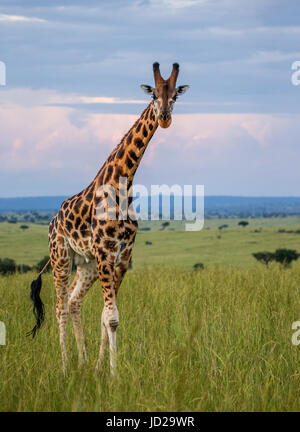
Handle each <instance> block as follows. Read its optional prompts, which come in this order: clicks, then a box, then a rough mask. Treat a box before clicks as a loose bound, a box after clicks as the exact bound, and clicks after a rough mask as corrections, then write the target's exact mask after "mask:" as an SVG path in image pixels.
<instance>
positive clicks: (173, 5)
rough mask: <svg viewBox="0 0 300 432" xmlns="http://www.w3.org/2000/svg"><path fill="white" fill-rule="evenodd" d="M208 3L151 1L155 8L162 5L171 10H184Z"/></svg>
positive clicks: (170, 0)
mask: <svg viewBox="0 0 300 432" xmlns="http://www.w3.org/2000/svg"><path fill="white" fill-rule="evenodd" d="M205 3H207V0H150V4H152V5H153V6H158V7H161V6H162V5H163V6H165V7H168V8H170V9H183V8H187V7H191V6H198V5H202V4H205Z"/></svg>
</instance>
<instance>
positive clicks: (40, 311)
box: [26, 259, 50, 338]
mask: <svg viewBox="0 0 300 432" xmlns="http://www.w3.org/2000/svg"><path fill="white" fill-rule="evenodd" d="M49 264H50V259H49V260H48V262H47V264H46V265H45V266H44V268H43V269H42V271H40V273H39V275H38V277H37V278H36V279H35V280H33V281H32V282H31V291H30V298H31V300H32V302H33V314H34V316H35V319H36V324H35V326H34V327H33V329H32V330H30V331H29V332H28V333H27V334H26V336H32V338H34V336H35V335H36V332H37V330H38V329H39V328H41V326H42V324H43V322H44V319H45V308H44V304H43V302H42V300H41V297H40V292H41V288H42V274H43V273H44V271H45V270H46V268H47V267H48V265H49Z"/></svg>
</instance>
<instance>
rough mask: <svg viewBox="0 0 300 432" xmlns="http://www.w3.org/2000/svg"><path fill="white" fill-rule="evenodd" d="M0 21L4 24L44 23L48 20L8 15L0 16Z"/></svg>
mask: <svg viewBox="0 0 300 432" xmlns="http://www.w3.org/2000/svg"><path fill="white" fill-rule="evenodd" d="M0 21H4V22H11V23H15V22H36V23H43V22H46V21H47V20H45V19H42V18H36V17H28V16H23V15H6V14H0Z"/></svg>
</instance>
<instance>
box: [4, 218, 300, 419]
mask: <svg viewBox="0 0 300 432" xmlns="http://www.w3.org/2000/svg"><path fill="white" fill-rule="evenodd" d="M210 222H211V227H210V228H211V229H210V230H203V231H201V232H197V233H187V232H180V231H151V232H139V234H138V238H137V242H136V247H135V252H134V266H133V270H131V271H129V272H128V273H127V275H126V276H125V279H124V282H123V284H122V286H121V289H120V294H119V296H118V308H119V313H120V325H119V328H118V374H117V376H116V377H115V378H114V379H113V380H112V379H111V377H110V373H109V364H108V358H107V359H106V360H107V361H106V362H105V364H104V365H103V368H102V370H101V371H100V372H99V373H96V372H95V363H96V360H97V355H98V350H99V343H100V316H101V310H102V306H103V300H102V294H101V288H100V284H99V282H97V283H96V284H95V285H94V287H93V288H92V289H91V290H90V292H89V293H88V294H87V296H86V299H85V301H84V304H83V325H84V332H85V336H86V343H87V350H88V355H89V360H88V362H87V363H86V365H85V366H84V368H82V369H78V367H77V350H76V347H75V340H74V336H73V329H72V326H71V323H69V328H68V330H69V333H68V351H69V356H70V362H69V368H68V375H67V377H66V378H64V377H63V375H62V372H61V360H60V348H59V341H58V329H57V323H56V319H55V289H54V285H53V280H52V275H51V274H46V275H44V276H43V289H42V298H43V300H44V303H45V307H46V321H45V325H44V326H43V328H42V329H41V330H40V332H39V334H38V335H37V337H36V338H35V339H34V340H32V339H29V338H26V337H25V333H26V331H28V330H30V328H31V327H32V326H33V323H34V321H33V315H32V311H31V303H30V300H29V287H30V282H31V280H32V279H33V278H34V277H35V276H36V274H34V273H27V274H16V275H13V276H5V277H4V276H2V277H0V298H1V302H0V321H3V322H4V323H5V325H6V329H7V344H6V346H0V370H1V378H0V410H1V411H269V410H271V411H299V409H300V398H299V391H300V366H299V365H300V346H299V347H297V346H294V345H292V342H291V337H292V334H293V332H294V331H293V330H292V328H291V326H292V323H293V322H294V321H297V320H299V319H300V300H299V299H300V271H299V270H300V268H299V263H298V262H297V263H294V264H293V266H292V267H291V268H289V269H286V270H284V269H283V268H281V267H280V266H279V265H278V264H272V265H271V266H270V268H269V269H267V268H265V267H264V266H262V265H261V264H258V263H256V262H255V260H254V259H253V258H251V253H252V252H255V251H261V250H264V249H269V250H274V249H276V248H278V247H291V248H294V249H297V250H298V251H299V250H300V246H299V241H300V236H299V235H297V234H279V233H277V230H278V228H279V227H280V228H286V227H287V226H288V227H294V228H298V226H299V219H284V220H282V221H279V220H277V221H276V222H277V224H274V220H273V221H271V220H270V221H269V223H268V221H267V220H262V221H261V222H260V221H258V220H255V221H254V220H253V221H250V227H249V228H245V229H243V228H235V227H236V224H237V221H236V220H235V221H232V222H231V221H229V222H230V223H228V220H227V221H226V222H225V223H228V225H229V228H228V229H226V230H224V231H222V232H221V233H220V232H219V231H218V230H217V229H216V227H217V226H218V225H219V224H222V221H220V220H218V221H217V224H216V225H214V226H213V224H212V223H216V221H209V223H208V225H209V224H210ZM262 222H264V223H265V225H264V226H263V230H262V232H261V233H254V232H253V228H254V227H258V226H262V225H261V223H262ZM231 223H232V225H231ZM46 230H47V228H46V227H45V226H37V225H31V226H30V228H29V229H28V230H27V231H25V232H22V231H21V230H20V228H19V227H18V225H14V224H13V225H12V224H4V223H3V224H0V242H1V243H0V251H1V253H0V257H4V256H5V257H6V256H7V257H12V258H14V259H15V260H16V261H17V262H18V263H28V264H34V263H35V262H37V261H38V260H39V259H40V258H41V257H43V256H44V255H45V254H47V235H46ZM218 235H221V239H218V238H217V236H218ZM145 241H151V242H152V245H149V246H147V245H145ZM195 262H203V263H204V264H205V269H204V270H203V271H200V272H194V271H193V270H192V266H193V264H194V263H195Z"/></svg>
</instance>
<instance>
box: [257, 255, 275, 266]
mask: <svg viewBox="0 0 300 432" xmlns="http://www.w3.org/2000/svg"><path fill="white" fill-rule="evenodd" d="M252 255H253V256H254V258H255V259H257V261H259V262H261V263H263V264H265V265H266V266H267V267H268V265H269V263H270V262H271V261H274V259H275V255H274V253H272V252H256V253H253V254H252Z"/></svg>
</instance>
